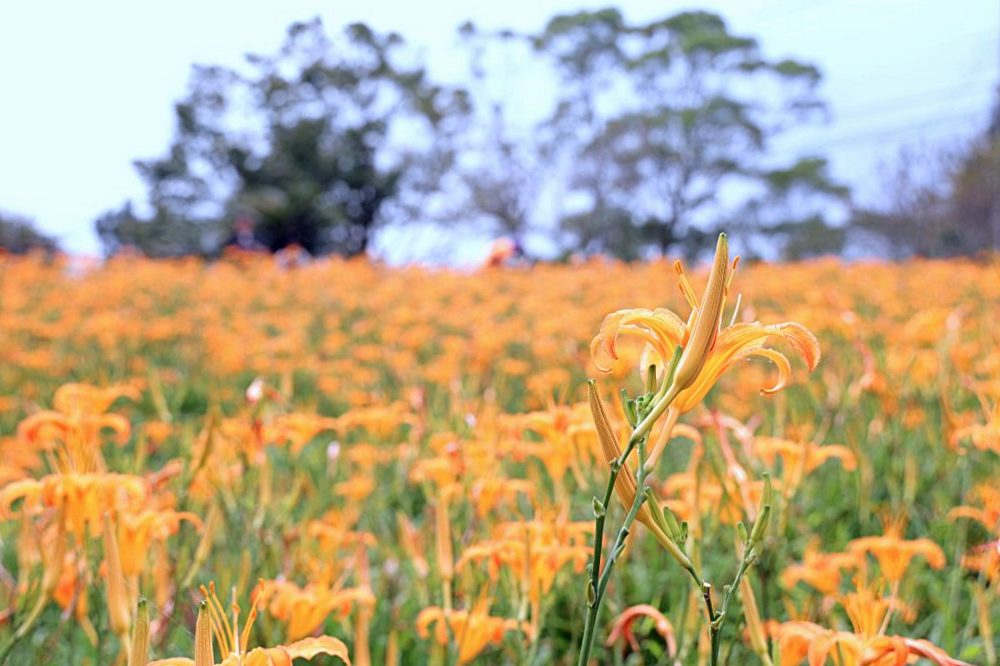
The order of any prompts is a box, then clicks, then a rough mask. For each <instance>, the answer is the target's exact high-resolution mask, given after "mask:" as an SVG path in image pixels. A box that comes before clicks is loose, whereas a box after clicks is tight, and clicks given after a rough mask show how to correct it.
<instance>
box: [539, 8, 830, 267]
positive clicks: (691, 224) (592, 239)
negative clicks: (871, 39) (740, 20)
mask: <svg viewBox="0 0 1000 666" xmlns="http://www.w3.org/2000/svg"><path fill="white" fill-rule="evenodd" d="M531 40H532V43H533V45H534V47H535V48H536V49H537V51H538V52H540V53H542V54H544V55H546V56H548V57H549V58H551V60H552V62H553V63H554V64H555V65H556V67H557V71H558V75H559V79H560V81H561V88H560V98H559V100H558V103H557V105H556V108H555V111H554V113H553V114H552V116H551V117H550V118H549V119H548V121H547V122H546V123H545V125H544V126H543V128H542V129H543V134H545V135H546V141H547V143H548V145H549V146H550V152H551V154H552V155H553V156H558V157H559V158H560V163H561V164H564V165H566V167H567V168H568V169H569V173H570V178H569V192H567V196H566V197H565V199H566V200H567V201H574V202H576V203H577V204H578V205H577V206H576V210H571V211H569V212H568V214H567V215H566V216H565V218H564V221H563V228H564V229H565V230H566V231H567V232H568V233H569V235H570V236H571V237H572V238H573V239H574V240H575V244H576V246H577V248H578V249H582V250H600V251H604V252H612V253H614V254H617V255H619V256H622V257H627V256H635V255H637V254H643V253H648V252H649V251H651V250H652V251H658V252H660V253H665V252H667V251H668V250H670V249H672V248H674V247H675V246H680V247H682V248H683V247H687V248H691V249H693V248H696V247H699V246H700V245H701V241H702V239H703V237H704V236H705V235H706V233H710V232H711V230H712V228H713V227H714V226H716V225H719V224H723V223H725V224H730V225H731V223H732V221H733V220H734V219H738V214H742V213H744V212H745V211H746V210H747V208H748V207H752V206H756V207H757V209H758V210H760V206H761V204H762V203H763V202H765V201H767V202H768V203H771V204H773V203H774V202H775V201H776V198H777V196H778V195H779V194H782V192H784V193H786V194H791V193H792V192H793V191H794V193H795V195H796V197H798V198H800V199H802V198H804V197H806V196H813V195H817V196H820V197H827V196H835V197H837V198H841V197H842V196H844V190H843V188H841V187H839V186H837V185H835V184H834V183H832V182H831V181H830V180H829V179H828V176H827V173H826V170H825V163H824V162H823V161H822V160H821V159H818V158H811V159H810V160H807V161H805V162H803V163H801V164H800V165H798V166H792V167H788V168H784V172H785V173H786V174H788V175H787V177H788V178H791V179H792V180H794V181H795V186H794V187H782V186H781V183H780V182H779V180H780V178H781V177H782V175H781V174H782V170H781V169H774V168H770V169H769V168H765V163H766V158H767V157H768V155H767V149H768V142H769V140H770V139H771V138H773V137H774V136H776V135H777V134H779V133H780V132H782V131H783V130H785V129H787V128H788V127H789V126H791V125H792V124H793V123H797V122H802V121H804V120H807V119H810V118H812V117H813V116H815V115H816V114H817V113H821V112H822V111H823V108H824V107H823V105H822V103H821V102H820V101H819V99H818V98H817V97H816V94H815V88H816V85H817V83H818V82H819V80H820V73H819V71H818V70H817V69H816V68H815V67H813V66H812V65H808V64H803V63H800V62H798V61H795V60H767V59H765V58H764V57H763V56H762V55H761V53H760V47H759V45H758V43H757V41H756V40H754V39H752V38H749V37H743V36H738V35H734V34H732V33H730V32H729V30H728V29H727V27H726V25H725V23H724V22H723V20H722V19H721V18H720V17H719V16H717V15H715V14H711V13H707V12H683V13H680V14H677V15H675V16H672V17H669V18H666V19H662V20H656V21H652V22H650V23H645V24H636V25H632V24H628V23H627V22H626V21H625V20H624V18H623V17H622V15H621V14H620V13H619V12H618V11H617V10H615V9H604V10H600V11H582V12H579V13H576V14H570V15H563V16H557V17H555V18H553V19H552V20H551V21H550V22H549V23H548V25H547V27H546V28H545V30H544V31H543V32H542V33H540V34H538V35H534V36H532V37H531ZM809 190H811V192H808V191H809ZM784 208H785V213H786V214H788V213H791V212H793V208H792V207H791V206H789V205H785V207H784ZM815 215H816V211H815V210H814V209H812V208H810V209H809V210H808V211H807V212H806V213H803V214H801V215H800V218H799V219H811V218H813V217H815ZM787 222H788V220H785V222H783V223H787ZM609 225H613V226H617V227H619V229H617V230H614V231H612V230H610V229H605V230H604V231H599V229H601V228H606V227H608V226H609ZM782 228H783V227H782ZM757 230H758V231H762V232H767V231H770V230H773V229H772V228H771V227H770V225H767V224H762V225H761V226H760V227H759V228H758V229H757ZM626 239H627V240H626ZM605 241H607V244H605Z"/></svg>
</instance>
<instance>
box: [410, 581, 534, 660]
mask: <svg viewBox="0 0 1000 666" xmlns="http://www.w3.org/2000/svg"><path fill="white" fill-rule="evenodd" d="M490 604H491V599H489V598H488V597H482V598H480V600H479V601H478V602H476V605H475V607H474V608H473V609H472V611H467V610H445V609H443V608H438V607H437V606H431V607H429V608H425V609H423V610H422V611H420V614H419V615H418V616H417V635H419V636H420V637H421V638H428V637H430V628H431V626H432V625H433V626H434V641H435V642H436V643H437V644H438V645H448V643H449V642H450V640H451V638H452V637H454V640H455V641H456V642H457V643H458V663H459V664H468V663H471V662H472V660H474V659H475V658H476V657H477V656H479V654H480V653H481V652H482V651H483V650H485V649H486V647H487V646H488V645H490V644H491V643H492V644H496V643H499V642H501V641H502V640H503V637H504V634H506V633H507V632H508V631H517V630H519V629H521V630H523V628H524V626H525V625H524V623H519V622H518V621H517V620H511V619H507V618H502V617H494V616H492V615H490V614H489V611H490Z"/></svg>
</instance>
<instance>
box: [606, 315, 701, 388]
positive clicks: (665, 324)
mask: <svg viewBox="0 0 1000 666" xmlns="http://www.w3.org/2000/svg"><path fill="white" fill-rule="evenodd" d="M622 334H625V335H633V336H636V337H638V338H640V339H642V340H644V341H646V342H647V343H649V344H650V345H651V346H652V347H653V349H654V350H655V351H656V353H657V354H659V356H660V358H661V359H668V358H670V357H671V356H672V355H673V349H674V347H676V346H677V345H678V344H681V342H682V341H683V340H684V338H685V335H686V326H685V324H684V322H683V321H682V320H681V318H680V317H678V316H677V315H676V314H674V313H673V312H671V311H670V310H666V309H663V308H657V309H656V310H649V309H647V308H634V309H630V310H618V311H617V312H612V313H611V314H609V315H608V316H606V317H605V318H604V321H603V322H602V323H601V329H600V331H598V333H597V336H596V337H595V338H594V340H593V341H592V342H591V343H590V353H591V356H592V357H593V358H594V365H596V366H597V368H598V369H599V370H601V371H602V372H609V371H610V369H611V368H610V367H609V366H605V365H602V362H601V356H606V357H607V358H610V359H612V360H617V358H618V354H617V351H616V348H615V347H616V345H617V343H618V336H619V335H622Z"/></svg>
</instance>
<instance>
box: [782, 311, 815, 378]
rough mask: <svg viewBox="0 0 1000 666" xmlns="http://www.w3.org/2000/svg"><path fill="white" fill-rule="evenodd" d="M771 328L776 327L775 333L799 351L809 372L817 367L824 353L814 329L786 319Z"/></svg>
mask: <svg viewBox="0 0 1000 666" xmlns="http://www.w3.org/2000/svg"><path fill="white" fill-rule="evenodd" d="M770 328H773V329H775V333H777V334H778V335H780V336H781V337H783V338H784V339H785V340H787V341H788V344H790V345H791V346H792V348H793V349H794V350H795V351H796V352H798V354H799V356H801V357H802V360H803V361H805V362H806V366H807V367H808V368H809V372H812V371H813V370H815V369H816V366H817V365H818V364H819V360H820V358H822V356H823V354H822V352H821V351H820V348H819V340H817V339H816V336H815V335H813V334H812V331H810V330H809V329H808V328H806V327H805V326H803V325H802V324H799V323H796V322H794V321H786V322H785V323H783V324H776V325H774V326H773V327H770Z"/></svg>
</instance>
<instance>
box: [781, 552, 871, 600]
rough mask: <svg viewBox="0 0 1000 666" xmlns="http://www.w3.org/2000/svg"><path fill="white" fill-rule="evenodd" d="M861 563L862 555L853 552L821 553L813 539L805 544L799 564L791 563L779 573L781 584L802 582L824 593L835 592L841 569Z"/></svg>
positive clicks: (838, 586) (851, 567) (791, 584)
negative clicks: (804, 550) (803, 553)
mask: <svg viewBox="0 0 1000 666" xmlns="http://www.w3.org/2000/svg"><path fill="white" fill-rule="evenodd" d="M861 563H863V556H861V555H859V554H857V553H854V552H847V553H822V552H820V551H819V550H818V548H817V544H816V542H815V541H812V542H810V543H809V545H808V546H806V552H805V555H803V557H802V562H801V563H800V564H792V565H789V566H788V567H786V568H785V570H784V571H783V572H782V574H781V584H782V585H784V586H785V587H794V586H795V584H796V583H798V582H800V581H801V582H804V583H807V584H808V585H810V586H812V587H814V588H815V589H816V590H818V591H819V592H822V593H823V594H826V595H833V594H836V593H837V591H838V590H839V589H840V581H841V571H843V570H844V569H854V568H855V567H857V566H858V565H859V564H861Z"/></svg>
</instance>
